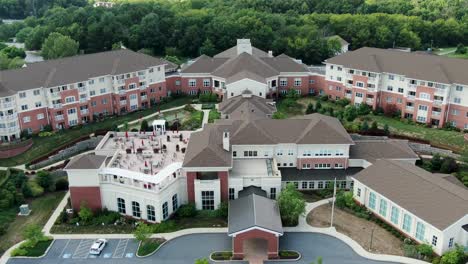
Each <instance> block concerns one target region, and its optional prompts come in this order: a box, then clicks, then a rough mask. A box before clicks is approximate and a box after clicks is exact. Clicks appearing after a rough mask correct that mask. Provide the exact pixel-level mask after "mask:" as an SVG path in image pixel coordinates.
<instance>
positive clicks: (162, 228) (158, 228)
mask: <svg viewBox="0 0 468 264" xmlns="http://www.w3.org/2000/svg"><path fill="white" fill-rule="evenodd" d="M177 230H178V227H177V225H176V223H175V222H174V221H173V220H166V221H163V222H161V223H159V224H156V225H154V226H153V233H168V232H174V231H177Z"/></svg>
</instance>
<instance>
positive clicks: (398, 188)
mask: <svg viewBox="0 0 468 264" xmlns="http://www.w3.org/2000/svg"><path fill="white" fill-rule="evenodd" d="M353 178H355V179H356V180H358V181H359V182H361V183H363V184H364V185H366V186H368V187H369V188H371V189H373V190H374V191H376V192H378V193H380V194H381V195H383V196H385V197H386V198H387V199H389V200H391V201H392V202H394V203H396V204H398V205H399V206H401V207H403V208H404V209H405V210H407V211H409V212H411V213H412V214H414V215H416V216H417V217H419V218H421V219H423V220H424V221H426V222H427V223H429V224H431V225H433V226H434V227H436V228H438V229H439V230H441V231H442V230H444V229H446V228H447V227H449V226H450V225H452V224H453V223H455V222H456V221H458V220H460V219H461V218H462V217H464V216H465V215H466V214H468V190H467V189H465V188H461V187H459V186H457V185H455V184H453V183H451V182H450V181H448V180H446V179H443V178H442V177H440V176H437V175H434V174H432V173H430V172H427V171H425V170H424V169H421V168H419V167H417V166H415V165H413V164H410V163H409V162H404V161H396V160H385V159H379V160H377V161H375V162H374V163H373V165H371V166H369V167H367V168H366V169H364V170H363V171H361V172H359V173H358V174H356V175H354V176H353Z"/></svg>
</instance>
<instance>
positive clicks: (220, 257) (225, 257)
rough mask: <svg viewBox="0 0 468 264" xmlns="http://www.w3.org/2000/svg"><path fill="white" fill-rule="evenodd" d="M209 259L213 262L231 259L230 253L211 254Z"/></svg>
mask: <svg viewBox="0 0 468 264" xmlns="http://www.w3.org/2000/svg"><path fill="white" fill-rule="evenodd" d="M211 258H212V259H213V260H230V259H231V258H232V251H220V252H213V253H212V254H211Z"/></svg>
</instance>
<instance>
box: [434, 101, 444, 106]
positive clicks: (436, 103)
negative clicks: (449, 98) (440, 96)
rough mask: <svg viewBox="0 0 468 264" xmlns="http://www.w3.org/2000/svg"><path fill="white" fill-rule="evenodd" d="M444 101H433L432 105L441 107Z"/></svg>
mask: <svg viewBox="0 0 468 264" xmlns="http://www.w3.org/2000/svg"><path fill="white" fill-rule="evenodd" d="M443 103H444V101H441V100H434V105H442V104H443Z"/></svg>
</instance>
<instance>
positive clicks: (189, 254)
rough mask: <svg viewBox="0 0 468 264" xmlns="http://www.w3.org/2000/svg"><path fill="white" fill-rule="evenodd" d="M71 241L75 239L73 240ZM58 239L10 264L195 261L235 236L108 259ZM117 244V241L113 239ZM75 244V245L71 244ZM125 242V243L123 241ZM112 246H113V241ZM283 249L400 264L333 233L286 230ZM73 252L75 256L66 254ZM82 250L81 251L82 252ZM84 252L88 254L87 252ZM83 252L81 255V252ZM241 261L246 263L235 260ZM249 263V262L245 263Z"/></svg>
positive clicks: (188, 240)
mask: <svg viewBox="0 0 468 264" xmlns="http://www.w3.org/2000/svg"><path fill="white" fill-rule="evenodd" d="M70 241H71V242H70ZM70 241H68V240H56V242H55V243H54V245H53V246H52V248H51V250H50V251H49V253H48V254H47V255H46V256H45V257H44V258H39V259H20V258H12V259H10V260H9V261H8V264H42V263H44V264H45V263H47V264H81V263H86V264H93V263H96V264H100V263H102V264H134V263H148V264H150V263H151V264H158V263H164V264H166V263H167V264H192V263H194V261H195V259H198V258H204V257H207V256H209V254H210V253H211V252H213V251H220V250H230V248H231V246H232V243H231V239H230V238H229V237H228V236H227V235H226V234H193V235H186V236H182V237H179V238H175V239H173V240H170V241H168V242H167V243H166V244H165V245H163V246H162V247H161V248H160V249H159V250H158V251H157V252H156V253H155V254H153V255H151V256H149V257H146V258H136V257H131V258H129V257H126V256H125V255H126V254H124V252H122V254H121V257H116V253H115V252H117V250H118V249H111V248H107V249H108V250H109V251H110V252H111V253H113V255H112V256H109V257H108V258H105V257H103V256H99V257H98V258H91V257H90V256H87V254H86V250H87V247H86V246H85V247H83V248H82V249H79V246H78V245H79V244H84V243H78V241H76V240H74V241H73V240H70ZM112 243H113V245H114V247H116V248H118V247H119V246H116V244H117V241H112ZM72 244H73V246H71V245H72ZM119 244H122V243H119ZM128 244H129V246H128V248H127V253H129V252H134V251H135V250H136V243H135V242H134V241H132V242H130V243H128ZM108 247H111V243H110V244H109V246H108ZM280 247H281V249H294V250H297V251H299V252H301V254H302V256H303V257H302V259H301V260H299V261H297V262H288V263H297V264H309V263H311V262H312V261H315V260H316V258H317V257H318V256H322V257H323V260H324V263H326V264H335V263H336V264H358V263H359V264H397V263H394V262H393V263H392V262H380V261H373V260H368V259H365V258H363V257H361V256H359V255H358V254H356V253H355V252H354V251H353V250H352V249H351V248H350V247H349V246H348V245H346V244H345V243H343V242H341V241H340V240H338V239H336V238H333V237H331V236H327V235H323V234H316V233H286V234H285V235H284V236H283V237H281V238H280ZM67 252H69V253H70V254H71V255H70V256H68V257H64V255H66V253H67ZM80 252H81V253H80ZM83 253H84V254H83ZM80 254H81V255H80ZM232 263H238V264H241V263H243V262H239V261H236V262H232ZM244 263H245V262H244ZM265 263H271V264H272V263H281V264H284V263H285V262H279V261H267V262H265Z"/></svg>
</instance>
